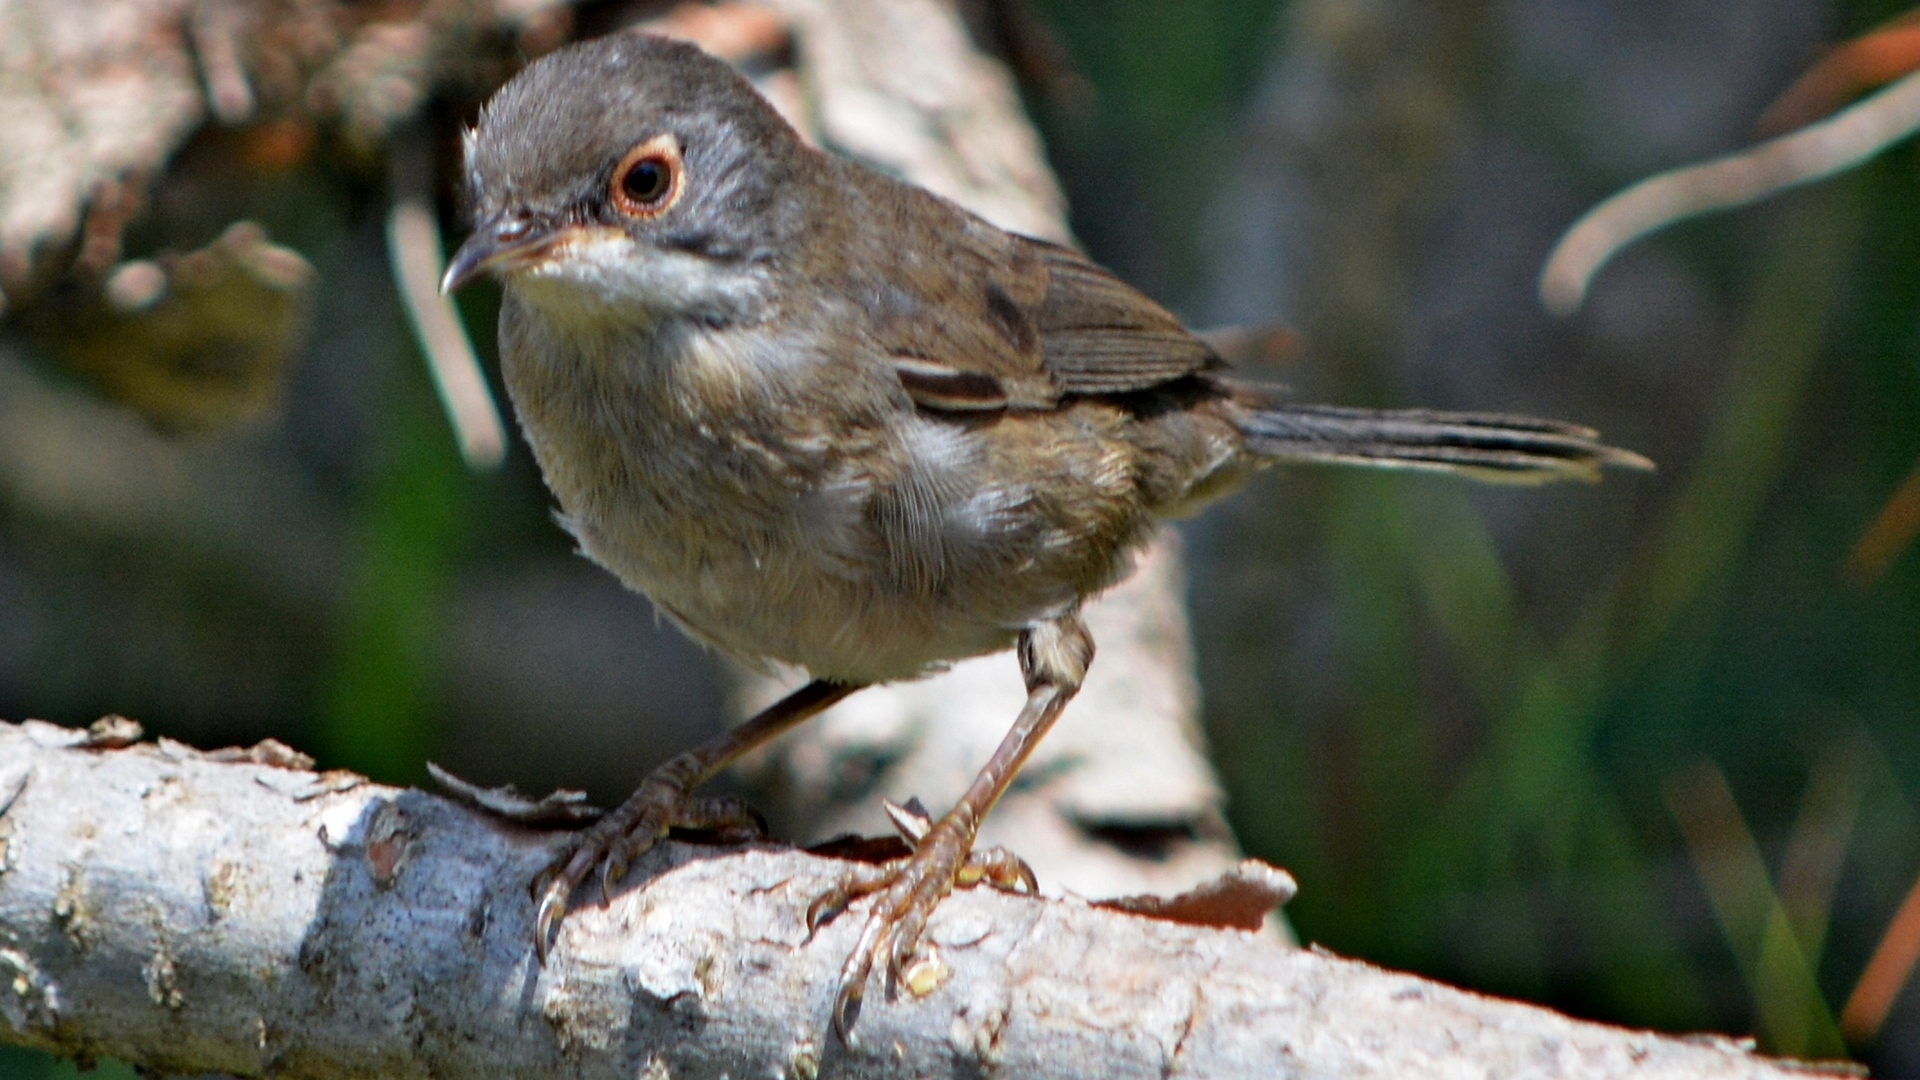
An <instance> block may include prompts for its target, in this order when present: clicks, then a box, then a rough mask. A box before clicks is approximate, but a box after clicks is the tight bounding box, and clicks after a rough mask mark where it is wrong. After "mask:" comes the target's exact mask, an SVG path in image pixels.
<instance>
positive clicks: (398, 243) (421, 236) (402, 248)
mask: <svg viewBox="0 0 1920 1080" xmlns="http://www.w3.org/2000/svg"><path fill="white" fill-rule="evenodd" d="M442 250H443V249H442V247H441V244H440V226H439V223H438V222H436V221H435V220H434V217H433V210H432V208H431V207H429V206H428V205H427V204H426V202H425V201H424V200H421V199H416V198H413V197H402V198H399V199H396V200H395V201H394V204H393V207H392V209H390V210H389V211H388V212H387V253H388V255H389V256H390V257H391V259H392V260H393V280H394V282H395V283H396V284H397V285H398V286H399V288H400V296H401V299H402V300H404V301H405V306H406V309H407V316H408V318H409V319H410V320H411V321H412V323H413V332H414V335H415V336H416V337H417V338H418V339H419V341H420V348H421V351H423V352H425V353H426V356H427V366H428V369H429V370H430V371H432V372H433V386H434V389H435V390H437V391H439V393H440V404H441V405H442V406H443V407H444V408H445V409H446V411H447V419H448V420H449V421H450V422H451V423H452V424H453V429H454V433H455V435H456V437H458V439H459V440H460V456H461V457H463V458H465V459H466V461H467V464H468V465H470V466H472V467H474V468H476V469H490V468H493V467H494V466H496V465H498V464H500V462H501V460H502V459H503V458H504V457H506V453H507V434H506V428H505V426H504V425H503V424H501V422H500V409H499V407H498V406H497V405H495V404H494V401H493V392H492V390H490V389H489V388H488V386H487V377H486V375H485V374H484V373H483V372H482V371H481V370H480V360H479V358H478V357H476V356H474V353H473V343H472V342H471V341H469V340H467V331H466V327H464V326H462V325H461V323H460V315H459V313H458V312H456V311H455V310H454V307H453V300H452V299H451V298H449V297H447V296H444V295H442V294H441V292H440V275H441V274H442V273H444V272H445V270H446V264H445V259H444V258H443V257H442V255H441V252H442Z"/></svg>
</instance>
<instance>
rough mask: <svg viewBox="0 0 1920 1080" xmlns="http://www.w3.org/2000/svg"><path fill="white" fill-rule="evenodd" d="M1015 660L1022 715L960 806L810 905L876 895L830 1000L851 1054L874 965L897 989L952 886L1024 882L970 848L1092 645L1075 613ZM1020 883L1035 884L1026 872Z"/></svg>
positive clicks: (1031, 633) (1049, 626)
mask: <svg viewBox="0 0 1920 1080" xmlns="http://www.w3.org/2000/svg"><path fill="white" fill-rule="evenodd" d="M1019 651H1020V671H1021V673H1022V674H1023V675H1025V676H1026V680H1027V703H1026V706H1025V707H1024V708H1022V709H1021V710H1020V716H1019V718H1018V719H1017V720H1015V721H1014V723H1013V728H1012V730H1010V731H1008V732H1007V735H1006V738H1004V739H1002V740H1001V741H1000V747H999V749H997V750H995V751H994V752H993V757H992V758H990V759H989V760H988V761H987V765H986V767H985V768H983V769H981V770H980V775H979V776H976V777H974V780H973V784H972V785H971V786H970V787H968V788H967V793H966V794H965V795H962V796H961V797H960V801H959V803H957V804H955V806H954V808H953V809H952V810H950V811H948V812H947V815H946V816H945V817H943V818H941V819H940V820H939V821H936V822H934V823H933V824H932V826H931V827H929V828H927V829H925V831H924V833H923V834H922V835H921V836H919V837H917V838H914V839H915V843H914V850H913V854H912V855H910V856H908V857H907V858H905V859H902V860H899V861H898V862H897V863H891V864H888V865H886V866H883V867H876V868H872V872H869V873H861V872H855V873H854V874H852V875H849V877H848V879H847V880H846V881H845V882H843V884H842V885H841V886H840V887H838V888H835V889H834V890H832V891H830V892H829V893H828V895H827V896H826V897H823V898H822V899H821V901H816V902H815V904H814V908H815V909H816V910H826V909H831V908H833V907H835V906H836V905H838V906H844V905H845V903H846V902H847V900H848V899H850V898H851V897H853V896H855V895H860V894H863V893H877V896H876V898H875V900H874V903H873V910H872V912H871V913H869V914H868V916H867V924H866V927H865V929H863V930H861V932H860V939H859V942H858V943H857V944H855V945H854V947H853V954H852V955H851V956H849V957H847V962H846V965H845V966H844V967H842V968H841V969H840V989H839V992H838V994H836V995H835V998H834V1005H833V1030H834V1034H836V1035H838V1036H839V1038H840V1041H841V1042H842V1043H844V1044H846V1045H848V1046H852V1045H853V1025H854V1022H855V1021H856V1020H857V1019H859V1016H860V1003H861V1001H862V1000H863V999H864V998H865V996H866V991H867V979H868V977H869V976H870V975H872V973H873V967H874V964H875V963H876V962H881V963H883V964H884V969H885V971H886V974H887V977H888V979H889V981H890V984H891V985H897V984H898V983H899V982H900V980H901V979H902V977H903V976H904V974H905V973H906V971H907V968H908V967H909V966H910V965H911V963H912V962H913V960H914V959H915V956H916V953H917V952H918V951H919V948H920V935H921V934H922V933H923V932H924V931H925V930H926V927H927V919H928V918H929V917H931V916H932V914H933V909H934V908H936V907H938V906H939V904H940V901H941V900H943V899H945V898H946V896H947V894H948V893H950V892H952V891H953V888H954V886H955V885H971V884H974V883H976V882H978V881H980V880H982V879H983V878H984V879H986V880H996V878H998V879H1002V880H1006V881H1016V880H1019V879H1020V878H1021V876H1022V875H1021V874H1020V873H1019V871H1018V870H1015V869H1014V867H1015V866H1018V867H1019V870H1024V869H1025V865H1024V864H1021V863H1020V862H1019V860H1018V859H1015V858H1013V857H1012V856H1011V855H1008V854H1007V853H1006V852H1002V851H997V850H996V851H994V852H982V853H981V854H982V856H983V859H982V860H978V861H976V860H974V859H972V858H971V857H970V855H971V852H972V850H973V840H974V837H975V836H976V835H977V834H978V832H979V829H980V822H981V820H982V819H984V818H985V817H986V816H987V812H988V811H989V810H992V809H993V804H994V803H996V802H998V801H999V799H1000V796H1001V795H1002V794H1003V793H1005V791H1006V790H1007V785H1008V784H1009V783H1011V782H1012V781H1013V777H1014V774H1015V773H1018V772H1019V771H1020V766H1021V765H1023V764H1025V763H1026V760H1027V756H1028V755H1029V754H1031V753H1033V748H1034V747H1035V746H1037V745H1039V742H1040V739H1041V737H1042V736H1044V735H1046V733H1047V729H1048V728H1051V727H1052V726H1053V722H1054V721H1055V720H1056V719H1058V718H1059V716H1060V710H1061V709H1063V708H1065V707H1066V704H1067V702H1068V701H1070V700H1072V699H1073V695H1074V694H1075V693H1076V692H1078V691H1079V689H1080V682H1081V680H1082V679H1083V678H1085V677H1086V673H1087V665H1088V664H1089V663H1091V662H1092V660H1093V638H1092V637H1091V636H1090V635H1089V634H1088V633H1087V628H1086V625H1085V624H1084V623H1082V622H1081V621H1080V616H1079V615H1078V613H1074V612H1069V613H1068V614H1066V615H1063V616H1060V617H1059V618H1057V619H1052V620H1049V621H1048V622H1044V623H1041V624H1040V625H1038V626H1035V627H1033V628H1031V629H1029V630H1026V631H1024V632H1022V633H1021V635H1020V649H1019ZM894 822H895V824H896V825H901V827H902V831H903V832H910V830H909V829H908V828H907V827H906V826H904V825H902V823H901V815H899V814H895V815H894ZM1025 879H1026V880H1027V881H1031V880H1032V875H1031V873H1030V872H1029V873H1027V874H1026V875H1025Z"/></svg>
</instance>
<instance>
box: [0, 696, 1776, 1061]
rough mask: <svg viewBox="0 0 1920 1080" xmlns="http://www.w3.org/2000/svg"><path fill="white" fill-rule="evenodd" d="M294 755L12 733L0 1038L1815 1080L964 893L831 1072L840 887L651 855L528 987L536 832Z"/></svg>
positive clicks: (28, 729) (1231, 946)
mask: <svg viewBox="0 0 1920 1080" xmlns="http://www.w3.org/2000/svg"><path fill="white" fill-rule="evenodd" d="M102 741H103V740H100V739H95V740H92V742H93V743H94V744H96V745H97V744H99V743H101V742H102ZM104 742H105V745H106V746H107V747H111V746H112V745H113V740H111V739H108V740H104ZM249 757H252V758H256V759H260V760H265V761H274V760H279V761H282V762H284V763H286V764H291V765H293V766H296V767H291V768H290V767H286V765H285V764H283V765H274V764H261V763H258V762H257V761H255V760H247V759H248V758H249ZM295 757H296V756H294V755H290V754H289V753H287V752H284V750H282V751H281V752H279V753H273V752H268V753H256V754H253V755H247V754H233V753H229V754H227V755H226V758H227V760H218V759H216V758H215V757H213V756H209V755H204V754H200V753H198V752H196V751H193V750H190V749H188V748H186V747H184V746H182V745H180V744H178V743H171V742H166V741H162V742H161V743H159V744H139V745H135V746H132V747H127V748H121V749H111V748H90V747H89V739H88V737H87V734H86V733H85V732H78V731H70V730H67V729H62V728H57V727H53V726H51V725H47V724H41V723H36V722H32V721H29V722H28V723H26V724H24V725H20V726H13V725H7V724H0V851H3V852H4V854H0V974H3V975H4V978H0V1018H4V1021H5V1022H4V1023H0V1040H4V1041H12V1042H18V1043H23V1044H26V1045H31V1046H38V1047H43V1048H46V1049H50V1050H53V1051H55V1052H58V1053H62V1054H68V1055H76V1056H82V1057H86V1056H95V1055H98V1056H106V1055H111V1056H114V1057H118V1058H122V1059H124V1060H127V1061H130V1062H133V1063H135V1064H136V1065H139V1066H142V1067H144V1068H149V1069H154V1070H158V1071H163V1072H189V1073H198V1072H207V1071H217V1072H226V1073H232V1074H236V1075H241V1076H262V1075H274V1076H279V1077H287V1078H294V1077H342V1076H368V1075H379V1076H385V1077H424V1076H433V1077H440V1078H459V1077H469V1076H472V1077H482V1076H484V1077H489V1078H491V1077H499V1076H515V1077H549V1076H551V1077H561V1076H565V1077H601V1076H606V1077H621V1078H623V1080H630V1078H632V1077H636V1076H639V1077H667V1076H672V1077H676V1078H684V1077H710V1076H721V1075H731V1076H736V1077H744V1076H784V1077H808V1078H811V1077H816V1076H822V1075H831V1076H856V1077H882V1076H926V1075H935V1074H938V1075H949V1074H953V1075H972V1074H975V1073H986V1072H994V1071H998V1072H1002V1073H1004V1074H1005V1075H1010V1076H1025V1077H1080V1076H1088V1077H1092V1076H1099V1077H1123V1076H1136V1075H1139V1076H1146V1075H1152V1076H1205V1077H1232V1076H1247V1077H1254V1076H1258V1077H1263V1078H1264V1077H1270V1076H1272V1075H1274V1074H1275V1070H1276V1069H1277V1068H1278V1069H1282V1070H1285V1071H1287V1072H1289V1073H1290V1074H1293V1075H1303V1076H1319V1075H1329V1076H1331V1075H1340V1076H1415V1075H1436V1074H1439V1075H1453V1074H1461V1075H1465V1074H1469V1073H1471V1074H1473V1075H1487V1074H1498V1075H1526V1076H1541V1077H1603V1076H1626V1075H1633V1076H1660V1077H1709V1076H1712V1077H1763V1076H1773V1077H1780V1076H1786V1075H1789V1074H1803V1073H1804V1072H1805V1069H1804V1068H1796V1067H1793V1066H1790V1065H1785V1064H1782V1063H1776V1062H1771V1061H1768V1060H1766V1059H1763V1058H1760V1057H1757V1056H1755V1055H1753V1054H1751V1053H1749V1052H1747V1051H1746V1050H1744V1049H1743V1048H1741V1047H1740V1046H1738V1045H1736V1044H1734V1043H1732V1042H1730V1041H1727V1040H1720V1039H1713V1040H1705V1041H1694V1040H1685V1039H1673V1038H1666V1037H1662V1036H1656V1035H1651V1034H1647V1033H1641V1032H1629V1031H1621V1030H1615V1029H1610V1028H1606V1027H1602V1026H1599V1025H1595V1024H1587V1023H1581V1022H1576V1021H1573V1020H1569V1019H1566V1018H1564V1017H1561V1016H1558V1015H1555V1014H1553V1013H1550V1012H1548V1011H1546V1010H1544V1009H1538V1008H1534V1007H1530V1006H1524V1005H1517V1004H1512V1003H1507V1002H1500V1001H1495V1000H1492V999H1488V998H1482V997H1477V996H1475V995H1471V994H1466V993H1462V992H1460V991H1457V990H1451V989H1448V988H1446V987H1443V986H1439V985H1436V984H1433V983H1428V982H1424V981H1422V980H1419V979H1415V978H1412V977H1410V976H1406V975H1398V974H1393V973H1391V972H1385V971H1380V970H1378V969H1375V968H1371V967H1368V966H1366V965H1364V964H1359V963H1355V962H1353V961H1349V960H1343V959H1340V958H1337V957H1334V956H1331V955H1328V954H1325V953H1322V952H1318V951H1303V950H1298V949H1290V948H1287V947H1284V946H1281V945H1278V944H1275V943H1274V942H1272V941H1271V940H1270V939H1268V938H1265V937H1262V936H1260V935H1256V934H1249V933H1244V932H1237V931H1226V930H1209V929H1201V928H1196V927H1192V926H1185V925H1180V924H1175V923H1170V922H1165V921H1161V920H1157V919H1150V918H1143V917H1137V916H1130V915H1125V914H1120V913H1117V912H1113V911H1107V910H1102V909H1098V908H1095V907H1092V906H1089V905H1088V904H1086V903H1084V902H1080V901H1074V900H1035V899H1027V898H1020V897H1012V896H1006V895H1002V894H998V893H993V892H990V891H986V890H974V891H969V892H965V893H962V894H959V895H956V896H955V897H954V898H953V899H952V900H951V901H949V902H948V903H947V904H945V905H943V906H942V907H941V909H940V911H939V912H938V913H937V914H936V915H935V917H934V920H933V923H932V927H931V930H930V936H931V938H932V940H933V941H934V942H935V943H936V947H937V949H938V950H939V955H940V957H941V960H942V962H943V964H944V965H945V967H946V968H947V969H948V972H949V974H948V977H947V978H946V979H945V980H944V981H943V982H941V983H940V984H939V985H938V986H937V987H935V988H934V989H933V990H932V991H931V992H930V993H929V994H927V995H926V996H925V997H924V998H919V999H913V998H908V997H904V996H903V997H898V998H893V999H888V998H887V997H886V996H885V995H881V994H877V993H876V994H875V995H873V997H872V1000H870V1001H869V1003H868V1007H867V1009H866V1011H865V1012H864V1013H863V1014H862V1016H861V1019H860V1027H859V1032H858V1033H859V1036H860V1039H861V1045H860V1046H859V1047H857V1048H855V1049H852V1050H849V1049H847V1048H844V1047H841V1046H839V1045H838V1044H836V1043H835V1042H834V1041H833V1040H832V1039H831V1037H830V1036H829V1035H828V1034H827V1015H828V1009H829V1001H830V998H831V995H832V990H833V986H834V979H835V976H836V974H837V972H838V970H839V966H840V963H841V961H842V960H843V959H844V958H845V955H846V952H847V950H848V949H849V948H851V946H852V938H853V936H854V935H855V933H857V931H858V929H859V922H860V920H859V919H858V918H847V917H842V918H841V919H838V920H836V921H835V922H833V923H830V924H829V925H828V926H826V927H825V928H823V929H822V930H821V932H820V933H819V935H818V936H817V937H815V938H813V939H812V940H811V941H809V940H808V938H807V935H806V931H805V928H804V915H805V912H806V909H807V905H808V903H809V901H811V900H812V899H813V897H814V896H815V895H817V894H818V893H819V892H820V891H821V890H822V889H823V888H824V887H825V886H826V884H827V883H828V881H829V880H830V879H831V877H832V875H833V874H834V873H836V867H837V866H838V865H840V864H837V863H836V862H834V861H833V860H830V859H825V858H820V857H816V856H811V855H807V854H804V853H802V852H798V851H793V850H789V849H784V848H781V847H777V846H774V845H770V844H757V845H751V846H747V847H739V848H718V847H703V846H695V845H691V844H684V843H668V844H665V845H663V846H662V847H661V848H660V849H658V850H656V851H655V852H654V853H652V854H651V855H649V856H648V857H647V858H646V859H644V860H642V861H641V862H640V863H639V864H638V865H637V866H636V867H635V868H634V871H633V874H632V877H631V878H630V881H629V883H628V884H627V885H625V886H623V887H622V888H620V889H618V890H616V894H615V896H614V897H613V899H612V902H611V903H610V904H608V905H607V906H605V907H602V906H599V905H597V904H594V903H583V905H582V906H581V907H580V908H579V909H578V910H577V911H576V912H575V913H574V914H573V915H572V916H571V917H570V918H569V919H568V920H567V922H566V924H565V926H564V928H563V930H562V932H561V934H560V936H559V939H558V942H557V946H556V951H555V955H554V957H553V960H552V962H551V964H550V965H549V966H548V967H546V968H544V969H543V968H541V967H540V966H539V965H538V964H537V963H536V962H535V961H534V959H533V956H532V949H531V931H530V929H529V916H530V912H531V902H530V900H529V898H528V896H527V891H526V883H527V881H528V879H529V878H530V877H531V876H532V875H533V873H534V872H535V871H536V870H537V869H538V868H539V867H540V866H541V865H543V863H544V861H545V860H546V859H547V858H548V856H549V855H550V853H551V852H552V850H553V848H552V844H551V834H546V833H540V832H533V831H526V830H520V829H517V828H514V827H511V826H506V825H503V824H501V823H499V822H497V821H494V820H490V819H488V818H486V817H483V816H482V815H480V814H478V813H476V812H474V811H471V810H468V809H466V808H464V807H461V806H458V805H455V804H454V803H451V802H449V801H447V800H445V799H441V798H438V797H435V796H432V795H427V794H424V793H421V792H418V791H400V790H396V789H393V788H388V787H382V786H379V785H376V784H372V783H369V782H366V781H363V780H361V779H360V778H359V777H356V776H352V775H351V774H344V773H319V774H316V773H313V772H308V771H305V770H304V769H303V768H299V767H297V766H300V765H302V764H303V762H301V761H299V760H294V758H295ZM236 759H237V760H236Z"/></svg>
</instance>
